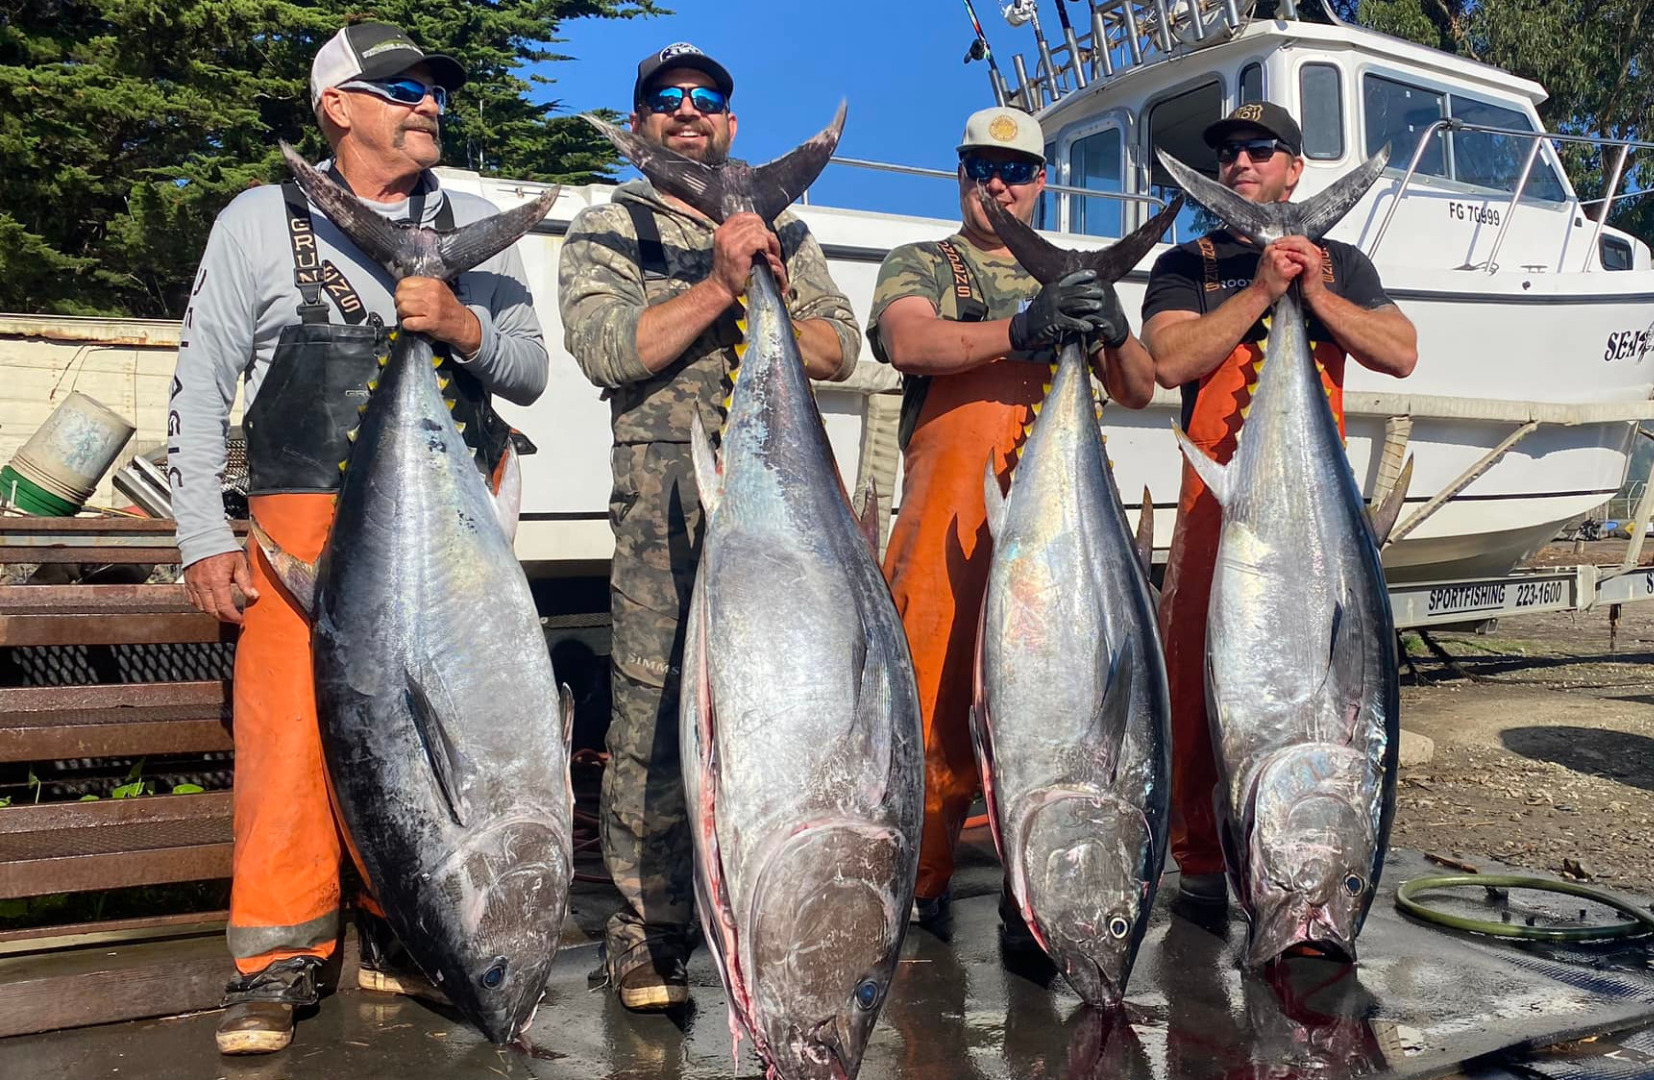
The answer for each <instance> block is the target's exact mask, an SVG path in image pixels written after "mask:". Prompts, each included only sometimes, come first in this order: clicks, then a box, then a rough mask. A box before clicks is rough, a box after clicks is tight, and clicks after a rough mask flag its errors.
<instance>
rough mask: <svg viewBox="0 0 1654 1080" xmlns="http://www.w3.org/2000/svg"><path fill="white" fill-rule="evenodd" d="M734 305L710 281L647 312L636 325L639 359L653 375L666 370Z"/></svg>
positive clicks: (695, 285)
mask: <svg viewBox="0 0 1654 1080" xmlns="http://www.w3.org/2000/svg"><path fill="white" fill-rule="evenodd" d="M734 302H735V298H734V297H732V296H730V295H729V293H728V292H726V291H725V290H724V289H723V287H722V286H721V285H719V284H718V282H717V279H715V278H707V279H706V280H704V281H698V282H696V283H695V284H694V285H691V286H690V287H689V288H688V289H686V290H684V291H683V292H681V293H679V294H678V295H677V296H674V297H673V298H672V299H670V300H667V301H664V302H662V303H659V304H653V305H651V306H649V307H647V308H644V309H643V314H642V315H641V316H640V317H639V318H638V321H637V355H638V359H639V360H641V361H642V362H643V366H644V367H646V368H648V369H649V370H650V371H651V372H656V371H660V370H662V369H664V368H665V367H666V366H667V365H669V364H671V363H672V361H674V360H676V359H677V358H678V357H680V356H682V355H683V354H684V353H685V352H686V351H688V349H689V346H690V345H692V344H694V342H695V339H696V338H698V337H700V336H701V334H702V333H704V332H705V331H706V328H707V327H709V326H711V325H712V324H713V323H715V322H717V321H718V319H719V318H720V317H721V316H722V315H723V313H724V312H726V311H728V310H729V307H730V305H731V304H733V303H734Z"/></svg>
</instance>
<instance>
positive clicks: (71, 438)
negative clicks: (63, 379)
mask: <svg viewBox="0 0 1654 1080" xmlns="http://www.w3.org/2000/svg"><path fill="white" fill-rule="evenodd" d="M134 430H136V429H135V428H133V426H132V425H131V424H129V423H127V422H126V420H125V418H123V417H122V416H120V415H119V414H118V413H114V412H111V411H110V410H109V409H107V408H105V407H104V406H103V405H101V404H99V403H98V402H97V401H95V400H93V399H92V398H89V397H87V396H86V395H85V394H83V393H81V392H80V391H78V390H74V391H71V392H70V394H69V396H68V397H67V398H65V399H64V401H63V404H61V405H59V406H58V407H57V409H56V410H54V411H53V413H52V415H51V416H48V417H47V418H46V422H45V423H44V424H41V425H40V428H39V430H37V431H36V432H35V433H34V435H33V436H32V437H30V439H29V441H28V442H26V443H24V444H23V447H22V449H20V450H18V451H17V453H16V454H15V455H13V457H12V459H11V468H12V470H13V471H15V472H16V473H17V474H18V475H19V476H21V477H23V478H24V479H26V480H28V481H30V482H32V483H33V484H35V485H36V486H38V487H39V488H40V489H41V490H42V491H45V492H47V493H49V494H51V495H54V496H56V497H58V498H60V499H63V500H64V501H66V502H70V503H73V504H74V505H75V506H76V507H77V508H78V507H79V506H80V505H81V504H82V503H84V502H85V501H86V500H87V499H88V498H89V497H90V496H91V494H92V492H93V491H94V490H96V488H97V486H98V481H100V480H102V479H103V474H104V473H106V472H108V471H109V467H110V466H111V465H113V464H114V463H115V459H116V457H118V456H119V455H120V452H121V449H122V447H124V446H126V443H127V440H129V439H131V438H132V433H133V431H134Z"/></svg>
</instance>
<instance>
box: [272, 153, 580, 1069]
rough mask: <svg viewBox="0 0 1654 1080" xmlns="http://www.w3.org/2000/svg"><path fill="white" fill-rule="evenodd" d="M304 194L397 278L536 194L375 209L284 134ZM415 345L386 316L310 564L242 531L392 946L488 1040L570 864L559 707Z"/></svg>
mask: <svg viewBox="0 0 1654 1080" xmlns="http://www.w3.org/2000/svg"><path fill="white" fill-rule="evenodd" d="M283 150H284V152H285V153H286V155H287V161H288V164H289V166H290V167H291V168H292V170H293V173H294V175H295V176H296V177H297V178H298V181H299V184H300V186H301V187H303V188H304V190H305V193H306V194H307V195H308V196H309V197H310V199H311V200H312V201H313V202H314V203H315V204H316V205H317V206H319V207H320V208H321V209H322V210H323V212H325V213H326V214H327V216H328V218H329V220H331V221H332V222H333V223H334V224H336V225H338V226H339V228H340V229H342V230H343V231H344V232H345V234H346V235H347V236H349V237H350V238H351V240H353V241H354V242H355V243H356V245H357V246H358V247H360V248H361V249H362V251H363V252H365V253H366V254H368V255H369V256H370V257H371V258H373V259H375V260H377V261H379V262H381V263H383V264H384V265H385V266H386V268H387V269H389V270H390V271H391V272H392V273H393V274H394V275H395V276H396V277H397V278H399V279H400V278H402V277H407V276H410V275H416V274H417V275H421V276H428V277H436V278H442V279H452V278H454V277H457V276H458V275H459V274H460V273H461V272H462V271H464V270H466V269H467V268H469V267H471V266H474V265H476V264H477V263H479V262H481V261H482V260H484V259H486V258H488V257H489V256H490V255H493V254H495V253H496V252H499V251H502V250H504V249H505V248H506V247H508V246H509V245H510V244H512V243H513V242H515V241H516V240H517V238H518V237H520V236H522V235H523V233H525V232H526V231H527V230H528V229H529V228H531V227H532V226H533V225H534V223H535V222H537V221H539V220H540V219H541V218H542V217H544V216H545V213H546V211H547V210H549V209H550V208H551V204H552V202H553V201H554V200H555V199H556V194H557V193H556V189H555V188H553V189H551V190H549V191H547V192H545V193H544V194H542V195H541V196H540V197H539V198H538V199H535V200H534V201H532V202H530V203H527V204H524V205H523V206H520V207H516V208H514V209H512V210H508V211H506V212H504V213H501V214H497V215H494V216H492V217H489V218H486V219H484V220H482V221H479V222H476V223H474V224H471V225H466V226H463V227H461V228H459V229H455V230H453V231H451V232H447V233H438V232H436V231H434V230H430V229H418V228H405V227H401V226H398V225H396V224H394V223H392V222H391V221H389V220H387V219H386V218H384V217H382V216H380V215H379V214H376V213H374V212H373V211H372V210H371V209H369V208H368V207H366V206H364V205H363V204H362V203H361V202H359V201H358V200H357V199H356V198H355V196H353V195H351V194H349V193H348V192H345V191H344V190H342V189H341V188H339V187H338V186H337V185H335V184H334V183H333V182H332V181H330V180H328V179H327V178H326V177H325V176H323V175H321V174H320V173H318V172H317V171H316V170H315V169H313V168H311V167H310V166H309V165H307V164H306V163H305V162H304V161H303V159H301V158H300V157H298V155H297V154H295V153H294V152H293V151H292V149H291V148H289V147H286V146H285V144H284V146H283ZM433 358H434V354H433V349H432V345H431V343H430V341H429V340H427V339H426V338H425V337H424V336H423V335H421V334H416V333H410V332H408V331H406V330H401V329H398V330H397V331H396V332H395V334H394V335H393V342H392V345H391V349H390V352H389V355H388V356H386V357H384V358H383V359H382V361H381V363H382V368H381V371H380V373H379V376H378V378H377V380H376V383H375V384H370V389H371V390H372V393H371V395H370V396H369V399H368V402H367V406H366V410H365V412H364V414H363V416H362V422H361V425H360V427H358V428H357V430H356V433H355V435H354V438H353V450H352V452H351V455H350V459H349V464H348V467H347V468H346V470H345V473H344V478H343V486H342V487H341V488H340V489H339V495H338V502H337V509H336V513H335V517H334V522H333V529H332V532H331V534H330V535H329V537H328V543H327V547H326V548H325V549H324V551H323V552H322V556H321V558H320V559H319V560H318V561H317V562H316V563H315V564H310V563H305V562H301V561H300V560H298V559H296V558H294V557H293V556H290V555H288V554H286V553H285V552H282V551H281V550H280V549H279V548H278V547H276V546H275V545H274V544H273V543H272V542H271V541H270V539H269V537H268V536H266V535H263V534H262V530H260V535H259V542H260V544H261V545H262V546H263V547H264V551H265V554H266V556H267V557H268V558H269V560H270V562H271V564H272V566H273V567H274V568H275V569H276V571H277V573H278V574H279V575H280V577H281V579H282V581H283V583H284V584H285V585H286V587H287V589H288V591H289V592H290V593H291V594H292V595H293V597H294V598H295V599H296V600H298V601H299V603H300V604H301V606H303V607H304V608H305V609H306V610H307V611H308V612H309V614H310V618H311V623H312V627H313V646H312V654H313V662H314V669H315V676H316V699H317V702H316V703H317V711H318V713H319V715H320V721H321V730H322V747H323V752H324V755H325V757H326V763H327V769H328V775H329V777H330V778H331V780H332V788H333V791H334V793H335V795H336V797H337V802H338V808H339V814H340V817H341V818H342V819H343V822H344V826H345V830H346V833H347V835H348V837H349V839H350V841H351V846H352V848H353V850H354V852H355V854H356V856H357V859H358V861H359V863H360V866H361V868H362V871H363V873H364V874H365V875H366V876H367V880H368V885H369V887H370V888H371V889H372V891H373V893H374V895H375V896H376V897H377V898H378V900H379V903H380V904H381V905H382V906H383V908H384V911H385V917H386V919H387V920H388V921H389V922H390V924H391V926H392V928H393V929H394V930H395V931H396V934H397V936H398V937H399V938H400V939H401V940H402V943H403V944H404V945H405V946H406V947H407V950H408V953H409V955H410V956H411V957H412V958H413V960H414V961H415V962H416V963H417V964H418V965H419V967H420V968H421V969H422V970H423V971H424V972H425V974H426V975H427V976H429V978H430V979H431V980H432V981H433V982H434V983H435V984H436V985H437V986H438V987H440V988H441V989H442V991H443V992H444V993H445V994H446V995H447V997H448V999H449V1001H451V1002H452V1003H453V1004H454V1006H455V1007H457V1008H458V1009H459V1010H460V1012H461V1013H463V1014H464V1015H465V1017H466V1019H468V1020H469V1021H470V1022H471V1023H473V1024H475V1025H476V1026H477V1027H478V1028H479V1029H480V1030H481V1031H482V1032H483V1034H484V1035H486V1036H487V1037H488V1038H489V1039H490V1040H492V1041H493V1042H496V1043H502V1044H503V1043H508V1042H512V1041H514V1040H516V1039H518V1038H519V1037H520V1036H521V1035H522V1032H523V1029H524V1028H525V1027H526V1026H527V1024H528V1022H529V1020H530V1019H531V1017H532V1015H533V1013H534V1010H535V1008H536V1006H537V1005H538V1004H539V1001H540V996H541V993H542V992H543V990H544V988H545V983H546V975H547V972H548V971H549V970H550V968H551V964H552V961H553V959H554V958H555V955H556V952H557V941H558V935H559V932H560V931H561V928H562V924H563V916H564V914H565V913H566V910H567V906H568V887H569V880H570V874H571V870H572V862H571V853H570V841H571V838H572V829H573V820H572V819H573V811H574V802H573V789H572V788H571V787H570V784H569V754H568V738H569V724H570V720H571V718H572V715H573V709H572V700H571V698H570V697H569V694H568V690H567V688H566V687H565V688H562V689H561V690H560V689H559V687H558V683H557V679H556V675H555V673H554V672H553V670H552V665H551V657H550V654H549V652H548V651H547V648H546V640H545V635H544V633H543V631H542V630H541V628H540V620H539V617H538V614H537V613H536V610H535V606H534V599H533V597H532V596H531V595H530V594H529V588H528V581H527V579H526V578H525V577H524V576H523V570H522V566H521V565H520V564H519V563H518V562H517V557H516V555H515V553H514V552H513V551H512V546H511V545H512V538H511V535H510V533H511V532H513V531H514V530H515V525H516V521H515V510H514V507H515V506H516V505H518V504H519V498H518V495H517V491H518V485H519V483H520V481H519V479H518V477H519V475H520V474H519V473H518V472H517V470H516V468H515V458H514V456H513V455H512V454H511V452H510V451H509V450H508V451H507V460H506V462H505V468H504V470H503V475H504V477H505V479H504V481H503V482H502V484H501V487H500V492H499V498H498V501H497V502H496V499H495V497H494V496H492V495H491V494H490V492H489V490H488V486H487V484H486V482H485V480H484V478H483V475H482V473H481V472H480V471H479V470H478V468H477V465H476V463H475V460H474V457H473V454H472V452H471V450H470V449H469V448H468V447H467V446H466V444H465V441H464V439H463V438H462V437H461V433H460V431H459V429H458V427H457V426H456V424H455V422H454V419H453V417H452V415H451V414H450V412H449V404H450V403H449V402H448V401H447V400H445V398H444V396H443V393H442V387H441V385H440V384H439V379H438V374H437V372H436V370H435V367H434V364H433Z"/></svg>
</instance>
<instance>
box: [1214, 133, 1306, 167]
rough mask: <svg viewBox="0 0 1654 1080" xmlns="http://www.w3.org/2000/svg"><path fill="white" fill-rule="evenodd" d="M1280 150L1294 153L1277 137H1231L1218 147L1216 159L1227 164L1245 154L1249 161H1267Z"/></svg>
mask: <svg viewBox="0 0 1654 1080" xmlns="http://www.w3.org/2000/svg"><path fill="white" fill-rule="evenodd" d="M1282 150H1284V151H1286V152H1287V153H1289V154H1291V153H1294V151H1293V149H1292V147H1290V146H1288V145H1287V144H1286V143H1284V142H1282V141H1281V140H1279V139H1232V140H1230V141H1229V142H1226V143H1224V144H1223V145H1222V146H1219V147H1218V160H1219V161H1221V162H1223V163H1224V164H1225V165H1228V164H1230V163H1232V162H1233V161H1235V160H1236V159H1237V158H1239V157H1240V156H1241V154H1245V155H1246V157H1247V160H1249V161H1253V162H1258V161H1268V160H1269V159H1270V158H1272V157H1274V156H1275V154H1276V152H1277V151H1282Z"/></svg>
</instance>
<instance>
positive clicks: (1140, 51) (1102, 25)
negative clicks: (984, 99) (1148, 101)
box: [989, 0, 1298, 113]
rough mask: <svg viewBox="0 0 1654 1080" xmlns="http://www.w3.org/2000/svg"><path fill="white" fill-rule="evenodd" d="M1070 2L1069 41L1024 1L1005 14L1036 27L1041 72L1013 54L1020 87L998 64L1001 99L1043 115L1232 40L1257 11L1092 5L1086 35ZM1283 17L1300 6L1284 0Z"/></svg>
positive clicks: (1185, 4) (995, 73)
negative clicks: (1088, 92)
mask: <svg viewBox="0 0 1654 1080" xmlns="http://www.w3.org/2000/svg"><path fill="white" fill-rule="evenodd" d="M1070 2H1074V0H1057V13H1058V14H1059V15H1060V16H1061V17H1062V36H1061V38H1060V40H1058V41H1056V42H1055V43H1053V42H1052V41H1051V39H1050V38H1048V37H1047V36H1046V34H1045V30H1044V28H1043V27H1042V26H1041V25H1040V19H1039V10H1038V4H1037V3H1035V2H1030V0H1020V2H1014V3H1012V4H1010V5H1009V6H1008V7H1007V8H1006V11H1005V17H1006V19H1007V20H1008V21H1009V22H1010V23H1011V25H1013V26H1020V25H1023V24H1024V23H1026V24H1029V25H1031V26H1032V27H1033V31H1034V41H1035V46H1036V51H1035V54H1034V60H1033V65H1034V67H1033V72H1032V73H1031V74H1030V72H1029V70H1028V61H1027V60H1026V59H1025V58H1024V57H1023V55H1022V54H1021V53H1013V54H1012V55H1011V68H1012V71H1013V72H1014V73H1015V75H1016V86H1015V87H1011V86H1007V85H1006V83H1005V78H1004V75H1003V73H1002V72H1001V71H1000V69H999V68H998V66H997V65H994V66H991V67H990V68H989V81H990V83H991V84H992V87H993V92H994V100H996V101H998V102H999V103H1000V104H1001V105H1015V106H1017V107H1019V108H1022V109H1024V110H1026V111H1028V112H1030V113H1037V112H1038V111H1039V110H1040V109H1043V108H1044V107H1045V106H1047V105H1051V104H1055V103H1056V102H1058V101H1061V100H1062V99H1063V98H1065V97H1067V96H1068V95H1069V94H1072V93H1074V92H1076V91H1078V90H1083V89H1085V88H1086V87H1087V86H1089V85H1091V84H1092V83H1096V82H1107V81H1108V80H1109V79H1112V78H1113V77H1114V76H1115V75H1118V74H1120V73H1122V72H1125V71H1129V70H1132V69H1134V68H1140V67H1146V66H1148V65H1151V64H1158V63H1163V62H1164V61H1167V60H1170V59H1172V58H1173V57H1174V56H1180V55H1183V54H1184V53H1187V52H1189V51H1191V50H1193V49H1198V48H1203V47H1205V46H1207V45H1212V44H1215V43H1216V42H1219V41H1226V40H1228V39H1229V38H1231V37H1233V36H1234V35H1235V34H1237V33H1239V32H1240V30H1241V29H1242V28H1243V27H1245V25H1246V23H1247V20H1248V19H1249V18H1250V17H1251V13H1252V11H1253V9H1254V8H1255V7H1256V5H1257V0H1148V2H1139V0H1088V3H1089V5H1090V8H1091V19H1090V26H1089V29H1088V30H1087V31H1086V32H1085V33H1080V32H1078V31H1076V30H1075V29H1074V26H1073V23H1072V22H1071V20H1070V19H1069V17H1068V9H1067V7H1066V6H1065V5H1066V4H1067V3H1070ZM1277 17H1278V18H1282V19H1296V18H1297V17H1298V11H1297V4H1296V2H1295V0H1281V3H1280V4H1279V6H1278V8H1277Z"/></svg>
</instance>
